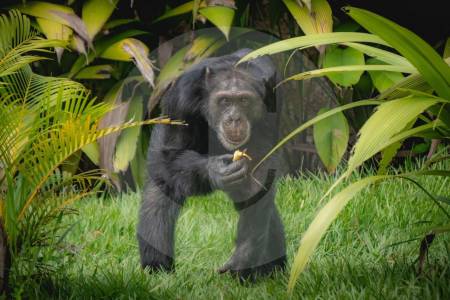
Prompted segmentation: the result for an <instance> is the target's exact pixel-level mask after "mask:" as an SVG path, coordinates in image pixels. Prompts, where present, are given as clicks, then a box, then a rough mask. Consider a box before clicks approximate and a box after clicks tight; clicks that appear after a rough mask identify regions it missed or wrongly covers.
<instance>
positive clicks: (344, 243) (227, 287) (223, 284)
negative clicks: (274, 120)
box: [25, 176, 450, 299]
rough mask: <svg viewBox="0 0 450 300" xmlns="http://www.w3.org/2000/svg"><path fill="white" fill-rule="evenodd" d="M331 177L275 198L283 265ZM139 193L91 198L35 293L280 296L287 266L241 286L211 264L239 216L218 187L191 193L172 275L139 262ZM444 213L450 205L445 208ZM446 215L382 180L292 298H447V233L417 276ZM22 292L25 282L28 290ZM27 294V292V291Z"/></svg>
mask: <svg viewBox="0 0 450 300" xmlns="http://www.w3.org/2000/svg"><path fill="white" fill-rule="evenodd" d="M333 180H334V178H333V177H331V176H330V177H326V176H323V177H309V178H306V177H305V178H300V179H292V178H287V179H285V180H283V181H282V182H280V183H279V192H278V194H277V204H278V207H279V209H280V212H281V215H282V219H283V221H284V224H285V230H286V235H287V244H288V256H289V265H290V264H291V263H292V260H293V256H294V254H295V252H296V250H297V247H298V244H299V240H300V238H301V233H302V232H304V231H305V229H306V228H307V226H308V224H309V223H310V222H311V220H312V218H313V217H314V215H315V212H316V210H317V208H318V199H320V196H321V195H322V194H323V193H324V191H326V189H327V188H328V187H329V186H330V185H331V184H332V182H333ZM449 181H450V180H449V179H448V178H447V179H444V178H442V177H440V178H438V177H429V178H421V179H420V182H422V183H423V185H424V186H425V187H426V188H427V189H429V191H431V192H432V193H434V194H435V195H442V196H447V197H448V196H450V189H449V188H448V186H449V184H450V182H449ZM139 202H140V196H139V195H138V194H130V195H123V196H122V197H118V198H114V199H104V200H99V199H88V200H84V201H81V202H79V203H78V204H77V205H76V207H77V208H78V210H79V215H78V216H73V217H71V218H70V220H68V221H67V222H69V223H70V222H75V225H74V227H73V229H72V230H71V231H70V233H69V235H68V236H67V239H66V241H67V243H69V246H70V247H69V248H70V249H71V250H72V252H73V253H74V254H73V256H72V257H71V258H70V259H69V258H68V259H67V261H66V262H65V263H64V265H63V268H62V269H61V270H60V271H58V272H57V273H56V274H54V275H53V279H52V281H53V284H52V285H47V286H46V287H45V288H43V289H42V290H41V291H40V292H38V294H37V295H35V297H41V298H48V297H49V296H51V297H52V298H63V299H66V298H74V299H120V298H125V299H128V298H137V299H151V298H155V299H285V298H286V297H287V294H286V286H287V281H288V276H289V272H288V271H286V272H285V273H278V274H276V275H275V277H273V278H270V279H261V280H259V281H258V282H257V283H255V284H248V285H241V284H239V283H238V282H237V281H236V280H235V279H233V278H232V277H230V276H229V275H219V274H217V272H216V270H217V269H218V268H219V267H220V266H221V264H222V263H224V262H225V261H226V260H227V258H228V256H229V255H231V253H232V249H233V239H234V234H235V233H234V230H235V226H236V222H237V214H236V213H235V212H234V210H233V208H232V205H231V203H230V202H229V201H228V200H227V199H226V197H225V196H224V195H223V194H222V193H215V194H213V195H210V196H208V197H198V198H192V199H190V200H189V201H188V203H187V205H186V206H185V208H184V210H183V213H182V215H181V217H180V219H179V222H178V226H177V239H176V272H175V273H171V274H167V273H159V274H152V275H149V274H147V273H145V272H143V271H142V270H141V269H140V266H139V256H138V249H137V243H136V239H135V228H136V221H137V213H138V208H139ZM446 208H447V210H448V211H450V209H449V208H450V207H449V206H448V205H447V206H446ZM432 221H433V222H432ZM446 221H447V222H448V220H446V217H445V215H444V214H443V213H442V212H441V211H439V209H438V208H437V207H436V205H434V204H433V203H432V202H431V201H430V200H429V199H428V198H426V196H425V194H424V193H423V192H421V191H419V190H418V189H417V188H416V187H415V186H414V185H412V184H411V183H410V182H406V181H388V182H384V183H381V184H379V185H378V186H375V187H372V188H370V189H367V190H365V191H364V192H363V193H361V194H360V195H358V197H357V198H355V199H354V200H353V201H352V202H351V203H350V205H349V206H348V207H347V208H346V209H345V210H344V212H343V213H342V214H341V215H340V216H339V217H338V219H337V220H336V222H334V224H333V225H332V227H331V228H330V230H329V231H328V233H327V234H326V236H325V238H324V240H322V242H321V244H320V245H319V248H318V250H317V251H316V253H315V254H314V256H313V258H312V260H311V262H310V264H309V266H308V268H307V269H306V271H305V272H304V273H303V274H302V275H301V276H300V280H299V282H298V284H297V286H296V288H295V291H294V296H295V297H294V298H304V299H317V298H322V299H330V298H331V299H333V298H338V299H372V298H376V299H410V298H422V299H449V297H450V238H449V235H441V236H437V238H436V239H435V241H434V242H433V244H432V246H431V249H430V252H429V254H428V259H427V261H426V264H425V269H424V272H423V273H422V274H421V275H417V274H416V270H417V263H416V259H417V257H418V249H419V243H420V240H416V241H413V242H409V243H402V244H399V245H397V246H390V245H392V244H395V243H398V242H401V241H405V240H409V239H413V238H421V237H423V234H424V232H426V231H427V228H429V227H430V226H432V225H436V224H444V223H445V222H446ZM25 290H26V287H25ZM28 292H29V291H28Z"/></svg>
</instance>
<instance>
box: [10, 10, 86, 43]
mask: <svg viewBox="0 0 450 300" xmlns="http://www.w3.org/2000/svg"><path fill="white" fill-rule="evenodd" d="M11 8H16V9H18V10H20V11H21V12H22V13H24V14H27V15H30V16H33V17H38V18H43V19H47V20H50V21H53V22H57V23H60V24H64V25H66V26H69V27H70V28H72V29H73V30H74V31H75V32H76V33H77V34H78V35H79V36H80V37H82V38H83V39H84V40H85V41H86V42H88V44H90V43H91V41H92V40H91V38H90V37H89V34H88V32H87V29H86V26H85V24H84V23H83V21H82V20H81V19H80V18H79V17H78V16H77V15H76V14H75V12H74V11H73V9H72V8H70V7H68V6H64V5H59V4H53V3H48V2H41V1H29V2H26V3H25V4H18V5H14V6H12V7H11Z"/></svg>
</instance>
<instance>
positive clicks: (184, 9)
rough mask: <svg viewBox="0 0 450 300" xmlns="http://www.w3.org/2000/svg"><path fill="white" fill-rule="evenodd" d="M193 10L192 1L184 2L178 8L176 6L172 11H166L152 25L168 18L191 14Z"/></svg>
mask: <svg viewBox="0 0 450 300" xmlns="http://www.w3.org/2000/svg"><path fill="white" fill-rule="evenodd" d="M193 9H194V1H189V2H186V3H184V4H182V5H180V6H177V7H175V8H173V9H170V10H168V11H166V12H165V13H164V14H163V15H162V16H160V17H159V18H157V19H156V20H155V21H153V23H156V22H159V21H162V20H165V19H168V18H172V17H175V16H179V15H183V14H187V13H188V12H191V11H192V10H193Z"/></svg>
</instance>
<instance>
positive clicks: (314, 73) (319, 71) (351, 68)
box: [278, 65, 408, 85]
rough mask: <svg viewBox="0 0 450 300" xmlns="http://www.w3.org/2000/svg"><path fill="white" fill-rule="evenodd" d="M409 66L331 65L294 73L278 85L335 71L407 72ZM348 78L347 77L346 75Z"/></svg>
mask: <svg viewBox="0 0 450 300" xmlns="http://www.w3.org/2000/svg"><path fill="white" fill-rule="evenodd" d="M407 70H408V68H405V67H402V66H390V65H362V66H358V65H353V66H343V67H331V68H325V69H317V70H312V71H306V72H303V73H300V74H296V75H293V76H291V77H288V78H286V79H284V80H283V81H281V82H280V83H279V84H278V85H280V84H283V83H285V82H286V81H289V80H305V79H311V78H315V77H321V76H325V75H328V74H334V73H346V72H355V71H358V72H363V71H390V72H407ZM344 78H346V77H344Z"/></svg>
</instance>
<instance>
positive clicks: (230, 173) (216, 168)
mask: <svg viewBox="0 0 450 300" xmlns="http://www.w3.org/2000/svg"><path fill="white" fill-rule="evenodd" d="M207 169H208V175H209V180H210V182H211V184H212V185H213V186H214V187H215V188H218V189H225V188H227V187H230V186H232V185H235V184H237V183H239V182H241V181H242V180H243V179H244V178H245V177H246V176H247V173H248V164H247V160H246V159H240V160H237V161H233V155H231V154H224V155H220V156H212V157H210V158H209V159H208V165H207Z"/></svg>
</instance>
